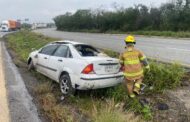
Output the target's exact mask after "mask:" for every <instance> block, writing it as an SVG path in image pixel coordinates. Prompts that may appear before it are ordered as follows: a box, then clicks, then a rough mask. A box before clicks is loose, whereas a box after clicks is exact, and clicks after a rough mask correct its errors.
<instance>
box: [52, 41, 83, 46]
mask: <svg viewBox="0 0 190 122" xmlns="http://www.w3.org/2000/svg"><path fill="white" fill-rule="evenodd" d="M51 44H71V45H76V44H84V43H80V42H75V41H70V40H61V41H55V42H52V43H51Z"/></svg>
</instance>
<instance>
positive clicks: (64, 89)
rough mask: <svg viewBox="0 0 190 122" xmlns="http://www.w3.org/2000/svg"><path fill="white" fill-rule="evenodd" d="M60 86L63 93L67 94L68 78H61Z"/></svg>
mask: <svg viewBox="0 0 190 122" xmlns="http://www.w3.org/2000/svg"><path fill="white" fill-rule="evenodd" d="M60 87H61V92H62V93H63V94H68V92H69V86H68V79H66V78H63V79H62V80H61V83H60Z"/></svg>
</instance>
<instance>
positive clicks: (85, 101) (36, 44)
mask: <svg viewBox="0 0 190 122" xmlns="http://www.w3.org/2000/svg"><path fill="white" fill-rule="evenodd" d="M6 38H7V45H8V47H9V48H11V49H12V50H14V52H16V54H17V56H18V58H19V59H20V60H21V61H23V62H26V59H27V57H28V54H29V53H30V52H31V50H32V48H35V49H39V48H40V47H42V46H43V45H45V44H47V43H49V42H51V41H55V40H57V39H54V38H49V37H45V36H43V35H40V34H36V33H33V32H30V31H21V32H18V33H15V34H11V35H9V36H7V37H6ZM103 51H104V52H105V53H106V54H108V55H109V56H111V57H118V56H119V54H118V53H116V52H113V51H111V50H103ZM150 67H151V71H150V72H146V71H145V79H144V83H146V84H147V85H148V87H147V88H146V91H145V92H146V94H153V93H162V92H164V91H165V90H167V89H173V88H176V87H178V86H179V85H180V83H181V79H182V78H183V76H184V69H183V68H182V67H181V66H180V65H179V64H172V65H169V64H163V63H159V62H157V61H150ZM33 75H34V76H35V77H36V78H37V79H38V80H39V83H38V86H37V87H36V88H35V89H34V91H35V93H36V96H37V97H38V99H39V101H40V104H41V106H42V111H44V113H45V114H46V115H47V116H48V117H49V118H50V120H51V121H53V122H54V121H56V122H57V121H64V122H72V121H76V119H77V120H81V119H82V118H83V117H81V116H84V115H85V116H86V118H89V119H90V120H92V121H95V122H108V121H109V122H112V121H113V122H114V121H115V120H117V122H125V120H126V118H127V120H129V122H130V121H131V122H138V121H141V117H140V116H134V114H133V112H135V113H137V114H138V115H142V117H143V118H144V119H145V120H150V119H151V118H152V114H151V105H147V106H142V105H141V104H140V103H139V101H138V100H137V99H136V100H130V99H129V98H128V97H127V94H126V88H125V87H124V85H118V86H116V87H113V88H108V89H102V90H93V91H89V92H86V91H81V92H79V93H78V95H76V96H71V97H69V98H68V101H67V102H68V104H66V105H65V104H62V103H61V102H60V100H59V99H60V96H61V94H60V91H59V88H58V84H55V83H53V82H52V81H51V80H50V79H48V78H46V77H44V76H42V75H40V74H39V73H36V72H33ZM150 88H151V89H150ZM121 104H124V106H122V107H116V106H118V105H121ZM131 111H132V112H131ZM74 113H75V114H74ZM76 113H77V115H76ZM65 115H66V116H65ZM79 115H81V116H79Z"/></svg>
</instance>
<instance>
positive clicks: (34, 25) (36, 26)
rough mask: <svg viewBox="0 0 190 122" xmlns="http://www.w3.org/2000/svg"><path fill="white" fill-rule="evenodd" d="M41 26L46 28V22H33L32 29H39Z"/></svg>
mask: <svg viewBox="0 0 190 122" xmlns="http://www.w3.org/2000/svg"><path fill="white" fill-rule="evenodd" d="M41 28H47V24H46V23H33V24H32V29H41Z"/></svg>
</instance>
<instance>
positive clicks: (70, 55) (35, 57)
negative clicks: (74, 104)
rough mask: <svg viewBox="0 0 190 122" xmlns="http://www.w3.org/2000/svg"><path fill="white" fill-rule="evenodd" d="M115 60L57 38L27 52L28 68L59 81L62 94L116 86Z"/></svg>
mask: <svg viewBox="0 0 190 122" xmlns="http://www.w3.org/2000/svg"><path fill="white" fill-rule="evenodd" d="M120 67H121V66H120V63H119V60H118V59H115V58H111V57H108V56H107V55H106V54H104V53H102V52H100V51H99V50H97V49H96V48H94V47H92V46H90V45H87V44H83V43H78V42H73V41H66V40H65V41H57V42H52V43H50V44H47V45H46V46H44V47H42V48H41V49H39V50H37V51H34V52H31V53H30V55H29V58H28V69H29V70H31V69H36V70H37V71H38V72H40V73H42V74H44V75H45V76H47V77H49V78H51V79H53V80H54V81H56V82H58V83H59V84H60V89H61V92H62V93H63V94H72V93H73V92H74V91H75V90H76V89H79V90H88V89H98V88H106V87H112V86H116V85H117V84H119V83H121V82H122V81H123V73H122V71H121V70H120Z"/></svg>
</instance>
